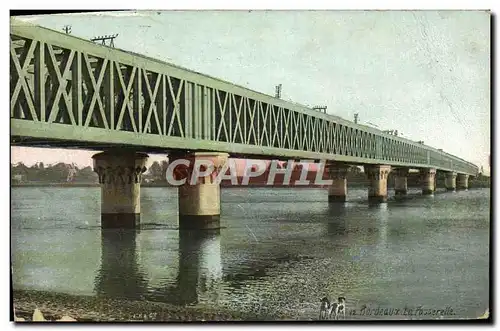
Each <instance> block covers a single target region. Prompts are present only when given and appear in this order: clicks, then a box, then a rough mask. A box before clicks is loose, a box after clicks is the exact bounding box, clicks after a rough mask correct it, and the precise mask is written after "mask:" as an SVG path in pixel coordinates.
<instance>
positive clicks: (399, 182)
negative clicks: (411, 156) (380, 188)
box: [394, 168, 409, 196]
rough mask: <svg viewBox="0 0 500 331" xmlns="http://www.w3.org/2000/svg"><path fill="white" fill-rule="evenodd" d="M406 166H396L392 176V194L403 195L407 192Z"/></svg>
mask: <svg viewBox="0 0 500 331" xmlns="http://www.w3.org/2000/svg"><path fill="white" fill-rule="evenodd" d="M408 172H409V169H408V168H397V169H396V173H395V175H396V176H395V177H394V194H395V195H397V196H403V195H406V194H408Z"/></svg>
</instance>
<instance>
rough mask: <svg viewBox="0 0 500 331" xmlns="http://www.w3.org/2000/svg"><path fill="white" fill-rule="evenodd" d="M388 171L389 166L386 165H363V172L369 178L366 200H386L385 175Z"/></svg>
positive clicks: (375, 201)
mask: <svg viewBox="0 0 500 331" xmlns="http://www.w3.org/2000/svg"><path fill="white" fill-rule="evenodd" d="M389 172H391V166H388V165H370V166H365V173H366V175H367V176H368V179H369V180H370V187H369V188H368V202H370V203H383V202H387V177H388V175H389Z"/></svg>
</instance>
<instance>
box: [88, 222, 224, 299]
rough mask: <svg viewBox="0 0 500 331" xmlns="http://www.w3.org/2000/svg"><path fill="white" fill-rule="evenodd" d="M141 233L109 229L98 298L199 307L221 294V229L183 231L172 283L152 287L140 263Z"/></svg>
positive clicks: (104, 234)
mask: <svg viewBox="0 0 500 331" xmlns="http://www.w3.org/2000/svg"><path fill="white" fill-rule="evenodd" d="M138 234H139V230H111V229H110V230H105V231H102V240H101V246H102V247H101V267H100V269H99V272H98V274H97V277H96V279H95V291H96V293H97V294H98V295H102V296H107V297H113V298H123V299H129V300H144V299H147V300H152V301H162V302H169V303H174V304H195V303H197V302H198V301H199V300H200V299H201V298H202V297H203V296H205V295H210V294H214V293H217V291H216V290H215V289H216V286H217V283H218V282H219V281H220V280H221V279H222V264H221V254H220V233H219V231H218V230H214V231H203V232H199V233H194V232H179V250H178V254H179V258H178V265H177V266H172V265H168V264H172V262H174V261H172V260H167V261H164V262H165V263H166V264H167V265H166V267H169V268H170V267H171V268H177V270H178V272H177V276H176V277H175V282H174V284H173V285H172V281H170V280H167V281H164V282H163V283H162V284H161V285H159V286H155V287H151V286H150V284H148V277H147V275H146V272H145V270H144V266H142V265H140V263H139V261H138V247H137V241H138V238H137V237H138Z"/></svg>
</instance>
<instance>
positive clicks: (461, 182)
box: [457, 174, 469, 190]
mask: <svg viewBox="0 0 500 331" xmlns="http://www.w3.org/2000/svg"><path fill="white" fill-rule="evenodd" d="M468 188H469V175H466V174H458V176H457V190H467V189H468Z"/></svg>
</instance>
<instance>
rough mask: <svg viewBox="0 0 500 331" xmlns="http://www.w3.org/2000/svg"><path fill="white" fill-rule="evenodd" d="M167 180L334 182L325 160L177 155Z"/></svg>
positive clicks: (173, 182) (178, 183) (174, 182)
mask: <svg viewBox="0 0 500 331" xmlns="http://www.w3.org/2000/svg"><path fill="white" fill-rule="evenodd" d="M165 179H166V181H167V182H168V184H170V185H172V186H181V185H198V184H206V183H210V184H221V183H227V184H231V185H232V186H248V185H265V186H283V187H287V186H302V187H325V186H329V185H332V183H333V181H332V180H331V179H329V176H328V171H327V164H326V162H316V163H313V162H307V161H300V162H296V161H294V160H289V161H287V162H283V161H278V160H272V161H267V162H266V161H263V160H247V161H246V162H245V164H244V165H243V164H242V163H241V162H240V166H239V167H238V161H236V160H234V159H228V160H226V161H224V162H220V160H218V161H217V162H214V161H212V160H210V159H208V158H206V159H196V160H194V159H187V158H186V159H183V158H178V159H175V160H173V161H172V162H171V163H169V165H168V167H167V169H166V171H165Z"/></svg>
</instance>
